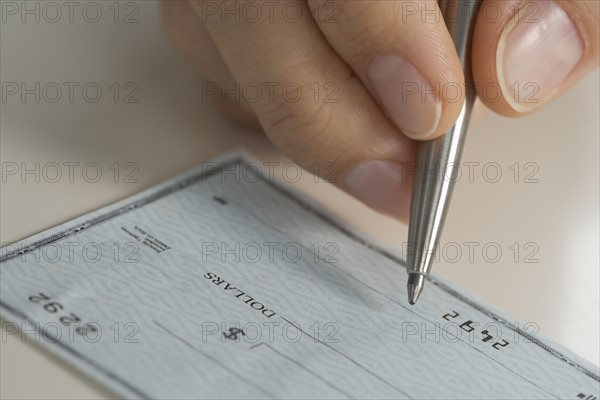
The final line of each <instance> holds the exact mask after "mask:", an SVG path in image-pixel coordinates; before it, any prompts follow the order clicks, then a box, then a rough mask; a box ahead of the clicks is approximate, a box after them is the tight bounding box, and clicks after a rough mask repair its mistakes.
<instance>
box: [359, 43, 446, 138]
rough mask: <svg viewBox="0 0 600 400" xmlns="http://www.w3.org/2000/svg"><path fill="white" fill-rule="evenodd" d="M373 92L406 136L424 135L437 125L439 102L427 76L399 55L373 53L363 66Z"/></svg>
mask: <svg viewBox="0 0 600 400" xmlns="http://www.w3.org/2000/svg"><path fill="white" fill-rule="evenodd" d="M367 75H368V77H369V80H370V81H371V85H372V86H373V88H374V89H375V92H376V95H377V97H378V98H379V100H380V102H381V103H382V105H383V107H384V108H385V110H386V112H387V113H388V115H389V116H390V118H391V119H392V120H393V121H394V122H395V123H396V125H397V126H398V127H399V128H400V129H401V130H402V132H404V133H405V134H406V135H407V136H409V137H411V138H413V139H426V138H427V137H429V136H431V134H432V133H433V132H435V130H436V129H437V127H438V124H439V122H440V116H441V115H442V103H441V102H440V101H439V100H438V99H437V96H436V94H435V92H434V91H433V89H432V88H431V86H430V85H429V83H428V82H427V80H425V78H423V75H421V74H420V73H419V71H418V70H417V69H416V68H415V66H414V65H412V64H411V63H410V62H408V61H407V60H405V59H404V58H402V57H398V56H391V55H383V56H378V57H376V58H375V59H374V60H373V61H372V62H371V65H369V68H367Z"/></svg>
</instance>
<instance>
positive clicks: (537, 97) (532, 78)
mask: <svg viewBox="0 0 600 400" xmlns="http://www.w3.org/2000/svg"><path fill="white" fill-rule="evenodd" d="M531 4H534V5H535V7H531ZM529 9H532V10H533V11H529ZM517 15H518V19H517V18H516V17H515V18H512V19H511V21H510V22H509V23H508V25H507V26H506V27H505V28H504V31H503V32H502V35H501V37H500V42H499V45H498V50H497V55H496V62H497V71H498V78H499V83H500V87H501V89H502V94H503V96H504V98H505V99H506V101H507V102H508V104H509V105H510V106H511V107H512V108H513V109H515V110H516V111H519V112H525V111H528V110H530V109H533V108H536V107H538V105H540V104H541V103H543V102H544V100H546V99H550V98H551V97H552V96H553V94H554V92H555V91H556V90H558V89H559V88H560V85H561V83H562V82H563V81H564V80H565V79H566V78H567V77H568V76H569V75H570V74H571V72H572V71H573V70H574V69H575V66H576V65H577V64H578V63H579V60H580V59H581V57H582V55H583V50H584V44H583V39H582V37H581V35H580V33H579V30H578V29H577V26H576V25H575V23H574V22H573V21H572V20H571V18H570V17H569V15H568V14H567V13H566V12H565V11H564V10H563V9H562V8H561V7H560V6H559V5H557V4H556V3H555V2H554V1H548V0H545V1H536V2H534V3H528V9H527V12H526V11H525V10H520V11H519V14H517Z"/></svg>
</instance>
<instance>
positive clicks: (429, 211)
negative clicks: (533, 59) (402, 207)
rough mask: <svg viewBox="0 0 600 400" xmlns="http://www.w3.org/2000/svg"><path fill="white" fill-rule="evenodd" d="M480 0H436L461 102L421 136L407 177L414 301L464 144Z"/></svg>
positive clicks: (438, 233) (471, 98)
mask: <svg viewBox="0 0 600 400" xmlns="http://www.w3.org/2000/svg"><path fill="white" fill-rule="evenodd" d="M479 3H480V0H440V1H439V6H440V10H441V11H442V15H443V16H444V20H445V21H446V26H447V28H448V31H449V32H450V36H451V37H452V40H453V41H454V46H455V47H456V52H457V53H458V57H459V59H460V62H461V64H462V67H463V70H464V74H465V103H464V105H463V107H462V110H461V112H460V115H459V117H458V119H457V121H456V123H455V124H454V126H453V127H452V128H450V130H448V132H446V133H445V134H444V135H443V136H441V137H439V138H437V139H434V140H430V141H425V142H421V143H419V145H418V149H417V165H416V168H415V176H414V181H413V193H412V200H411V206H410V223H409V228H408V244H409V245H408V247H407V272H408V285H407V287H408V301H409V302H410V304H415V303H416V302H417V299H418V298H419V295H420V294H421V291H422V290H423V285H424V284H425V278H426V277H427V276H428V275H429V272H430V270H431V264H432V262H433V259H434V257H435V252H436V251H437V245H438V242H439V239H440V236H441V233H442V228H443V227H444V221H445V219H446V214H447V212H448V207H449V205H450V199H451V198H452V191H453V189H454V183H455V179H453V178H454V177H455V172H456V167H458V166H459V163H460V158H461V155H462V150H463V147H464V142H465V137H466V135H467V129H468V128H469V121H470V119H471V110H472V109H473V103H474V100H475V90H474V86H473V82H472V81H473V78H472V75H471V38H472V34H473V27H474V25H475V20H476V18H477V11H478V9H479Z"/></svg>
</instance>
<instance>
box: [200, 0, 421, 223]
mask: <svg viewBox="0 0 600 400" xmlns="http://www.w3.org/2000/svg"><path fill="white" fill-rule="evenodd" d="M252 3H253V4H255V5H256V4H258V5H260V4H261V3H260V2H259V3H256V2H252ZM215 4H217V5H218V6H219V7H231V2H227V1H223V2H214V1H210V2H194V3H192V5H193V7H194V9H195V10H196V13H197V14H198V15H199V16H201V18H202V19H203V20H206V27H207V29H208V31H209V32H210V34H211V37H212V38H213V40H214V42H215V44H216V45H217V47H218V48H219V50H220V52H221V54H222V56H223V59H224V60H225V62H226V63H227V65H228V67H229V69H230V71H231V73H232V74H233V76H234V78H235V79H236V80H237V81H238V82H239V83H240V85H241V86H242V87H246V86H247V87H250V86H254V87H258V88H259V90H262V91H259V92H258V95H256V92H255V93H254V99H253V101H252V102H251V105H252V107H253V108H254V110H255V111H256V113H257V115H258V118H259V120H260V122H261V124H262V126H263V128H264V130H265V132H266V134H267V135H268V136H269V138H270V139H271V140H272V141H273V142H274V143H275V144H276V145H277V146H279V147H280V148H281V149H283V150H284V152H285V153H287V154H288V155H289V156H290V157H291V158H292V159H294V160H295V161H297V162H298V163H299V164H300V165H302V166H303V167H305V168H307V169H309V170H311V171H313V172H315V173H317V174H320V175H321V176H324V177H326V178H327V179H328V180H330V181H332V182H334V183H337V184H338V185H340V186H341V187H342V188H343V189H345V190H347V191H348V192H349V193H351V194H353V195H354V196H356V197H357V198H359V199H360V200H362V201H363V202H365V203H367V204H368V205H370V206H371V207H374V208H376V209H378V210H380V211H383V212H385V213H387V214H390V215H392V216H394V217H396V218H399V219H404V220H405V219H407V217H408V209H409V204H410V177H409V176H407V168H406V166H405V165H403V163H407V162H408V163H411V162H413V161H414V155H415V147H414V142H412V141H410V140H409V139H407V138H406V137H405V136H404V135H401V134H400V133H399V132H398V130H397V128H396V127H395V126H394V125H393V124H392V123H391V122H390V121H389V120H388V119H387V118H385V116H384V114H383V113H382V112H381V110H380V108H379V107H378V106H377V104H376V103H375V102H374V101H373V99H372V98H371V96H370V94H369V92H368V91H367V90H366V88H365V87H364V86H363V84H362V83H361V81H360V80H359V79H357V77H356V76H355V75H354V74H353V73H352V70H351V69H350V68H349V67H348V65H347V64H346V63H345V62H344V61H343V60H342V59H341V58H340V57H339V56H338V55H337V54H336V53H335V52H334V51H333V49H332V48H331V46H330V45H329V44H328V43H327V41H326V40H325V39H324V38H323V35H322V33H321V32H320V31H319V29H318V27H317V26H316V23H315V21H314V19H313V18H312V16H311V15H310V10H309V9H308V5H307V3H306V2H305V1H285V2H277V4H278V5H279V6H280V7H281V8H279V9H275V12H274V13H271V14H270V15H271V16H272V17H273V19H270V18H267V17H264V18H259V19H258V20H252V21H250V20H248V19H247V18H244V17H243V16H242V18H236V15H230V14H228V15H227V16H226V15H224V14H223V13H221V12H220V11H221V10H223V8H221V9H217V10H214V9H212V8H211V9H210V10H209V9H208V8H207V6H208V5H211V6H213V5H215ZM283 7H287V8H286V10H287V13H286V14H283V13H282V11H281V10H282V9H283ZM292 7H293V8H294V10H295V14H292V13H291V12H290V9H291V8H292ZM209 11H210V12H209ZM254 15H255V14H254ZM291 15H300V16H301V17H300V18H298V19H295V18H294V19H292V20H290V18H291V17H290V16H291ZM238 16H239V15H238ZM267 83H268V84H269V86H267ZM269 88H272V90H271V89H269Z"/></svg>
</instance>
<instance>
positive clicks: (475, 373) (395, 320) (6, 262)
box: [0, 156, 600, 399]
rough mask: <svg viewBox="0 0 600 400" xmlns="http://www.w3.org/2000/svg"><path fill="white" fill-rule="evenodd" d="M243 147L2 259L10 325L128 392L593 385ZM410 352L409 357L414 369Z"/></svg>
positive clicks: (570, 394) (433, 393)
mask: <svg viewBox="0 0 600 400" xmlns="http://www.w3.org/2000/svg"><path fill="white" fill-rule="evenodd" d="M256 165H257V164H254V163H251V162H249V161H247V159H246V158H244V157H241V156H230V157H225V158H222V159H220V160H217V161H214V162H211V163H206V164H204V165H203V166H202V167H201V168H199V169H197V170H194V171H192V172H189V173H187V174H185V175H183V176H181V177H178V178H175V179H172V180H170V181H168V182H166V183H164V184H161V185H159V186H157V187H155V188H152V189H149V190H147V191H145V192H142V193H140V194H138V195H136V196H133V197H132V198H129V199H126V200H123V201H121V202H119V203H117V204H114V205H111V206H108V207H106V208H103V209H101V210H98V211H95V212H93V213H90V214H88V215H86V216H83V217H81V218H78V219H76V220H74V221H71V222H68V223H65V224H63V225H61V226H59V227H57V228H54V229H51V230H49V231H47V232H44V233H41V234H38V235H36V236H34V237H32V238H29V239H26V240H24V241H22V242H19V243H15V244H11V245H9V246H5V247H4V248H3V249H2V255H1V258H0V282H1V293H2V296H1V299H0V303H1V310H2V316H3V319H4V320H3V322H2V323H3V325H4V332H3V335H23V334H25V333H26V334H27V335H28V336H29V337H31V338H32V339H34V340H36V341H38V342H39V343H40V345H42V346H44V347H45V348H47V349H48V350H49V351H51V352H53V353H54V354H56V355H57V356H58V357H60V358H62V359H64V360H66V361H67V362H68V363H70V364H72V365H74V366H75V367H76V368H78V369H80V370H81V371H83V372H84V373H85V374H87V375H88V376H90V377H91V378H92V379H94V380H97V381H99V382H100V383H101V384H103V385H105V386H106V387H107V388H109V389H110V390H112V391H114V392H115V393H116V394H118V395H120V396H122V397H125V398H157V399H166V398H177V399H181V398H336V399H337V398H349V399H354V398H356V399H358V398H360V399H362V398H445V399H447V398H515V399H517V398H518V399H548V398H573V399H577V398H579V399H593V398H595V397H599V396H600V393H599V385H600V378H599V373H598V367H596V366H594V365H592V364H591V363H588V362H586V361H585V360H583V359H581V358H579V357H577V356H576V355H574V354H572V353H571V352H569V351H568V350H565V349H563V348H560V347H559V346H556V345H554V344H552V343H550V342H549V341H547V340H545V339H544V338H542V337H540V335H539V334H537V333H536V329H537V328H536V326H535V324H531V323H529V324H527V323H525V324H523V323H519V322H517V321H513V320H511V319H509V318H508V317H506V316H503V315H502V314H501V313H499V312H498V311H495V310H491V309H490V308H489V307H487V306H485V305H483V304H481V303H480V302H478V301H476V300H473V299H472V298H471V297H470V296H468V295H464V294H462V293H463V292H462V291H461V290H459V289H457V288H456V287H455V286H453V285H450V284H448V283H444V282H442V281H440V280H439V279H438V278H435V277H434V278H431V282H430V283H429V284H428V286H429V288H428V290H427V292H426V294H425V296H424V297H423V298H422V299H420V301H419V303H418V304H417V305H416V306H409V305H408V304H407V303H406V293H405V286H404V284H403V282H405V280H406V271H405V267H404V262H403V261H402V259H401V257H400V256H398V255H396V254H394V253H393V252H390V251H388V250H385V249H383V248H381V247H379V246H377V245H376V244H373V243H372V242H370V241H368V240H365V239H364V238H361V237H359V236H357V235H356V234H355V233H353V232H352V231H350V230H348V229H346V228H345V227H344V226H343V225H342V224H340V223H338V222H336V221H335V220H334V219H332V218H331V217H330V216H329V214H328V213H327V212H326V211H325V210H322V209H319V207H316V206H314V205H312V204H311V202H310V201H308V200H307V199H305V198H304V197H303V196H299V195H297V194H295V193H294V192H293V191H292V190H291V189H290V188H289V185H287V186H286V185H283V184H279V183H276V182H273V181H272V180H270V179H268V178H267V176H266V175H265V174H263V173H262V172H261V170H260V169H258V168H256V167H255V166H256ZM409 366H410V367H409Z"/></svg>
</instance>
